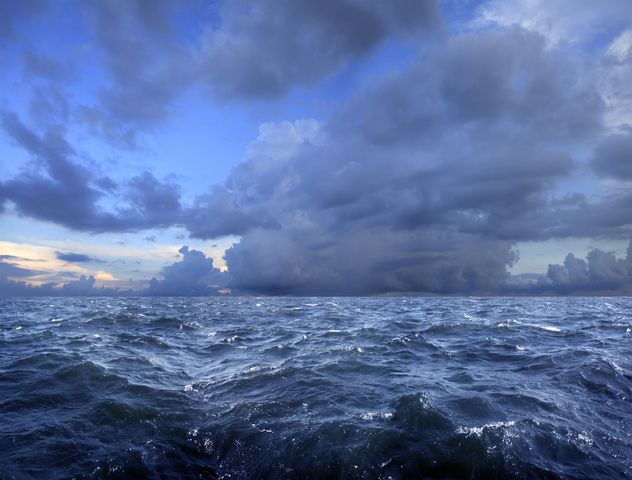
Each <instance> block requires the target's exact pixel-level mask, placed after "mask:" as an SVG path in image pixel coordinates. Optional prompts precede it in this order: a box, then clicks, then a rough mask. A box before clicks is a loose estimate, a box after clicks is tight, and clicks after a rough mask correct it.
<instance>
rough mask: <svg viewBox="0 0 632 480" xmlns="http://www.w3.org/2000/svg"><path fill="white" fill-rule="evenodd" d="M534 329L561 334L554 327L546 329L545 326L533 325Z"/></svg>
mask: <svg viewBox="0 0 632 480" xmlns="http://www.w3.org/2000/svg"><path fill="white" fill-rule="evenodd" d="M533 326H534V327H536V328H541V329H542V330H547V331H549V332H561V330H560V329H559V328H556V327H547V326H546V325H537V324H536V325H533Z"/></svg>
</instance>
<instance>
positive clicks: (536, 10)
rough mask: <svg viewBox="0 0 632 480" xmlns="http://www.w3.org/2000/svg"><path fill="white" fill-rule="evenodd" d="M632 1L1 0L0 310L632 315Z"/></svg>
mask: <svg viewBox="0 0 632 480" xmlns="http://www.w3.org/2000/svg"><path fill="white" fill-rule="evenodd" d="M631 240H632V2H630V1H629V0H601V1H600V2H594V1H592V0H417V1H415V0H392V1H389V2H384V1H382V0H300V1H297V0H231V1H204V0H191V1H184V0H182V1H181V0H56V1H52V0H51V1H48V0H7V1H3V2H0V296H13V295H131V294H134V295H227V294H233V295H244V294H248V295H384V294H458V295H498V294H508V295H510V294H531V295H549V294H560V295H567V294H574V295H577V294H595V295H621V294H624V295H631V294H632V243H631Z"/></svg>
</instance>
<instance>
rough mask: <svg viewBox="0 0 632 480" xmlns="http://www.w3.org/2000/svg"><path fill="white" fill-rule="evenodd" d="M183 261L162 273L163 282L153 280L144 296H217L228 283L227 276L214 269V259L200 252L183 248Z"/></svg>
mask: <svg viewBox="0 0 632 480" xmlns="http://www.w3.org/2000/svg"><path fill="white" fill-rule="evenodd" d="M178 252H180V253H181V254H182V257H183V258H182V261H180V262H176V263H174V264H173V265H170V266H168V267H163V269H162V271H161V276H162V277H163V279H162V280H157V279H156V278H152V279H151V282H150V283H149V288H147V289H146V290H144V291H143V292H142V293H143V294H144V295H170V296H191V295H192V296H202V295H216V294H218V293H219V290H220V288H221V287H222V286H224V285H225V283H226V277H227V274H225V273H222V272H220V270H219V269H218V268H215V267H213V259H212V258H206V256H205V255H204V253H202V252H200V251H198V250H189V247H186V246H184V247H182V248H181V249H180V250H178Z"/></svg>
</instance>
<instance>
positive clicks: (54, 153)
mask: <svg viewBox="0 0 632 480" xmlns="http://www.w3.org/2000/svg"><path fill="white" fill-rule="evenodd" d="M2 128H3V129H4V131H5V132H6V133H7V134H8V136H9V137H10V138H11V139H12V140H13V141H14V142H15V143H16V144H17V145H19V146H20V147H22V148H23V149H24V150H26V151H27V152H28V153H30V154H31V155H32V156H33V159H34V163H33V164H32V165H31V166H30V168H29V170H26V171H24V172H23V173H21V174H20V175H18V176H17V177H15V178H13V179H11V180H8V181H5V182H0V198H1V199H2V200H11V201H12V202H13V203H14V205H15V208H16V209H17V211H18V212H19V213H20V214H22V215H26V216H30V217H33V218H36V219H39V220H44V221H50V222H54V223H57V224H60V225H64V226H66V227H68V228H71V229H75V230H83V231H88V232H93V233H101V232H121V231H136V230H139V229H145V228H163V227H168V226H171V225H173V224H174V223H176V222H177V221H178V219H179V218H180V216H181V204H180V187H179V186H178V185H177V184H174V183H170V182H160V181H159V180H158V179H156V178H155V177H154V176H153V175H151V174H150V173H148V172H145V173H143V174H142V175H139V176H136V177H133V178H132V179H130V180H129V181H127V182H126V183H125V184H124V185H123V186H122V193H123V194H122V195H120V198H119V200H120V201H121V202H122V204H121V205H120V206H119V207H118V208H117V209H116V211H115V212H108V211H104V210H103V209H101V208H100V207H99V206H98V201H99V200H101V199H102V198H104V196H105V195H106V194H110V193H113V191H114V190H116V187H117V186H116V184H114V182H112V181H111V180H110V179H108V178H100V179H94V177H95V175H94V174H93V172H91V171H90V170H89V169H88V168H87V167H85V166H83V165H80V164H78V163H75V162H73V161H72V160H71V158H72V157H74V156H76V152H75V150H74V148H73V147H72V146H71V145H70V144H69V143H68V142H67V141H66V139H65V138H64V129H63V128H53V129H50V130H49V131H48V133H47V134H46V135H44V136H42V137H40V136H39V135H37V134H36V133H35V132H33V131H32V130H30V129H29V128H27V127H26V126H25V125H24V124H23V123H22V122H21V121H20V120H19V119H18V117H17V116H16V115H15V114H13V113H7V112H4V113H3V114H2ZM93 179H94V181H93ZM99 187H101V188H103V189H104V190H105V191H103V190H101V189H100V188H99ZM114 193H115V192H114Z"/></svg>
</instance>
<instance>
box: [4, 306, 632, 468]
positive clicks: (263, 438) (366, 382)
mask: <svg viewBox="0 0 632 480" xmlns="http://www.w3.org/2000/svg"><path fill="white" fill-rule="evenodd" d="M0 478H2V479H10V478H46V479H49V478H51V479H62V478H63V479H65V478H161V479H162V478H211V479H215V478H217V479H219V478H226V479H228V478H231V479H242V478H244V479H266V478H274V479H276V478H287V479H334V478H335V479H346V478H354V479H355V478H357V479H373V478H375V479H377V478H382V479H388V478H392V479H400V478H409V479H417V478H441V479H443V478H569V479H570V478H585V479H605V478H632V299H630V298H129V299H113V298H45V299H41V298H19V299H18V298H10V299H0Z"/></svg>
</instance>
